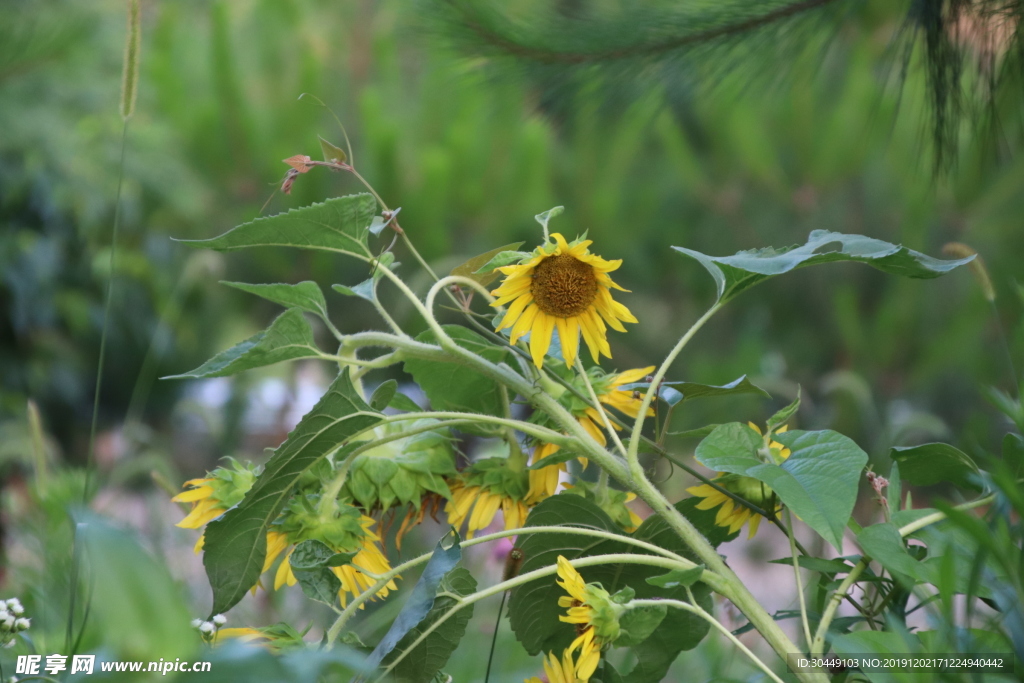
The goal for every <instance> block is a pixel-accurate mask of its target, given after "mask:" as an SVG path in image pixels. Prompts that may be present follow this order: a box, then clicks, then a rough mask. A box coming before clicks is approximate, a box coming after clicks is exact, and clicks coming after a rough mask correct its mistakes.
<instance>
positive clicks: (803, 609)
mask: <svg viewBox="0 0 1024 683" xmlns="http://www.w3.org/2000/svg"><path fill="white" fill-rule="evenodd" d="M786 526H787V527H789V528H788V529H787V531H788V536H789V554H790V555H792V556H793V576H794V577H795V578H796V594H797V597H798V598H799V599H800V621H801V623H802V624H803V627H804V644H805V645H806V647H807V649H808V650H810V648H811V640H812V638H811V624H810V621H808V619H807V599H806V597H805V596H804V581H803V578H802V577H801V576H800V560H799V558H798V555H799V553H798V552H797V549H796V539H795V538H794V536H793V517H792V516H791V515H790V514H789V508H786Z"/></svg>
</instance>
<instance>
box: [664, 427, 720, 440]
mask: <svg viewBox="0 0 1024 683" xmlns="http://www.w3.org/2000/svg"><path fill="white" fill-rule="evenodd" d="M721 426H722V425H719V424H710V425H704V426H703V427H697V428H695V429H685V430H683V431H681V432H669V434H670V435H671V436H678V437H680V438H684V439H703V438H704V437H706V436H708V435H709V434H711V432H713V431H715V430H716V429H718V428H719V427H721Z"/></svg>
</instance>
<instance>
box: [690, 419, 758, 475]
mask: <svg viewBox="0 0 1024 683" xmlns="http://www.w3.org/2000/svg"><path fill="white" fill-rule="evenodd" d="M762 443H763V441H762V439H761V437H760V436H759V435H758V433H757V432H755V431H754V430H753V429H751V428H750V427H749V426H748V425H745V424H743V423H741V422H729V423H727V424H724V425H719V426H718V427H716V428H715V429H714V431H712V432H711V433H710V434H709V435H708V436H707V437H706V438H705V439H704V440H703V441H701V442H700V443H699V444H697V450H696V451H695V452H694V456H695V457H696V458H697V462H699V463H700V464H702V465H704V466H705V467H710V468H711V469H713V470H718V471H719V472H733V473H735V474H746V473H747V470H748V469H750V468H751V467H756V466H758V465H760V464H762V463H761V460H760V458H758V457H757V449H759V448H760V447H761V446H762Z"/></svg>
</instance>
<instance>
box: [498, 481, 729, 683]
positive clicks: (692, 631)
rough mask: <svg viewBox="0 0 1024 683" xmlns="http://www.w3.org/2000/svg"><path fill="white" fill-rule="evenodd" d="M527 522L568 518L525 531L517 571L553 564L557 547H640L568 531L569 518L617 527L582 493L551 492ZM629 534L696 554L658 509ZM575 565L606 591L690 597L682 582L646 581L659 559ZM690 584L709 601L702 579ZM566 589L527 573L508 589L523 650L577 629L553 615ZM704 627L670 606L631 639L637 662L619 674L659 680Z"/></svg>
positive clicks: (596, 551) (566, 550) (592, 550)
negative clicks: (651, 563) (548, 530)
mask: <svg viewBox="0 0 1024 683" xmlns="http://www.w3.org/2000/svg"><path fill="white" fill-rule="evenodd" d="M688 507H689V506H688ZM526 524H527V526H542V525H557V526H565V527H566V533H564V534H533V535H528V536H525V540H523V541H521V543H520V546H519V547H520V548H521V549H522V551H523V554H524V555H525V559H524V560H523V565H522V568H521V571H522V572H529V571H532V570H534V569H539V568H541V567H545V566H549V565H552V564H555V562H556V561H557V559H558V556H559V555H563V556H565V557H566V558H568V559H575V558H578V557H585V556H591V555H600V554H605V553H642V552H643V551H642V550H640V549H638V548H637V547H636V546H632V545H627V544H624V543H619V542H616V541H608V540H602V539H598V538H594V537H590V536H580V535H578V534H574V533H572V527H573V526H580V527H589V528H593V529H603V530H605V531H609V532H612V533H616V534H619V535H621V534H622V532H621V530H619V529H618V528H617V526H616V524H615V523H614V522H613V521H612V520H611V519H610V518H609V517H608V515H607V514H605V512H604V511H603V510H601V508H600V507H598V506H597V505H595V504H594V503H592V502H590V501H588V500H586V499H584V498H582V497H581V496H570V495H558V496H553V497H551V498H548V499H547V500H545V501H544V502H542V503H540V504H539V505H538V506H537V507H535V508H534V509H533V511H532V512H531V513H530V516H529V518H528V519H527V523H526ZM632 535H633V536H634V537H635V538H639V539H642V540H645V541H647V542H649V543H653V544H655V545H659V546H661V547H663V548H667V549H669V550H672V551H674V552H676V553H679V554H680V555H683V556H686V557H693V555H692V553H691V552H690V551H689V550H688V549H687V548H686V547H685V546H684V544H683V542H682V541H681V540H680V539H679V537H678V536H677V535H676V534H675V533H674V532H673V531H672V530H671V529H670V528H669V526H668V525H667V524H666V523H665V522H664V520H662V519H661V518H660V517H657V516H654V517H651V518H650V519H648V520H647V521H645V522H644V523H643V524H642V525H641V526H640V528H639V529H637V530H636V531H635V532H634V533H633V534H632ZM580 573H581V575H582V576H583V578H584V579H585V580H586V581H587V582H588V583H590V582H599V583H601V584H602V585H603V586H604V588H605V589H606V590H607V591H609V592H610V593H615V592H617V591H618V590H620V589H622V588H625V587H629V588H631V589H633V590H634V591H636V597H637V598H653V597H667V598H675V599H679V600H686V599H687V596H686V590H685V588H683V587H682V586H677V587H675V588H672V589H665V588H660V587H656V586H653V585H651V584H649V583H648V582H647V579H650V578H653V577H658V576H662V575H664V574H665V570H664V569H659V568H657V567H645V566H643V565H634V564H622V565H606V566H595V567H586V568H583V569H581V570H580ZM693 591H694V594H695V595H696V596H697V598H698V601H699V602H700V604H701V605H702V606H703V607H704V608H705V609H710V599H709V598H708V590H707V588H706V586H704V585H703V584H697V585H695V586H694V587H693ZM564 594H565V591H563V590H562V589H561V588H560V587H559V586H558V585H557V584H556V583H555V578H554V577H547V578H544V579H538V580H537V581H531V582H530V583H527V584H524V585H523V586H520V587H519V588H517V589H515V590H514V591H513V592H512V598H511V600H510V601H509V619H510V621H511V624H512V629H513V630H514V631H515V634H516V637H517V638H518V639H519V641H520V642H521V643H522V644H523V646H524V647H525V648H526V650H527V652H529V653H531V654H537V653H539V652H558V653H560V652H562V651H563V650H564V648H565V647H567V646H568V645H569V643H570V642H572V640H573V638H574V637H575V632H574V630H573V628H572V626H571V625H569V624H565V623H563V622H561V621H559V620H558V616H559V615H560V614H564V612H565V610H564V609H562V608H560V607H558V598H559V597H560V596H561V595H564ZM707 632H708V624H707V623H706V622H704V621H703V620H702V619H700V618H698V617H696V616H694V615H692V614H690V613H688V612H683V611H681V610H669V611H668V613H667V614H666V615H665V617H664V620H663V621H661V623H660V626H659V627H658V628H657V629H655V630H654V632H653V633H652V634H650V635H649V636H648V637H647V638H645V639H644V640H643V641H642V642H640V643H639V644H636V645H633V646H632V650H633V653H634V654H635V656H636V659H637V664H636V666H635V667H634V668H633V670H632V671H630V672H629V673H628V674H626V675H624V676H623V677H622V680H623V681H629V682H632V683H646V682H651V683H653V682H654V681H660V680H662V677H663V676H664V675H665V672H666V671H667V670H668V668H669V666H670V665H671V664H672V662H673V661H674V660H675V658H676V657H677V656H678V655H679V653H680V652H681V651H683V650H688V649H691V648H693V647H695V646H696V645H697V643H698V642H700V640H701V639H702V638H703V637H704V636H705V635H706V634H707Z"/></svg>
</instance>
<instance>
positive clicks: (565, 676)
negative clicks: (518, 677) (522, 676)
mask: <svg viewBox="0 0 1024 683" xmlns="http://www.w3.org/2000/svg"><path fill="white" fill-rule="evenodd" d="M544 676H545V678H547V683H577V681H578V680H579V679H578V678H576V664H574V663H573V661H572V652H570V651H569V650H566V651H565V652H563V653H562V659H561V660H559V659H558V657H556V656H555V653H554V652H549V653H548V656H547V657H545V658H544ZM523 683H544V681H541V679H539V678H537V677H536V676H531V677H530V678H527V679H526V680H525V681H523Z"/></svg>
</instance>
